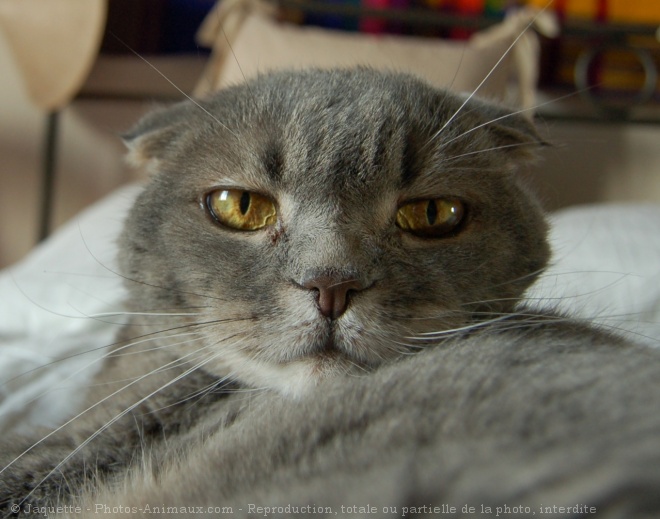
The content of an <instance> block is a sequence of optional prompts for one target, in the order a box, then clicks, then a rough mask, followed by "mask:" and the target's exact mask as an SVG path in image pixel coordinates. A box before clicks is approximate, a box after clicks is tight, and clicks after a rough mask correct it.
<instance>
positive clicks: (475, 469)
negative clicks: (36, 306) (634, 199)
mask: <svg viewBox="0 0 660 519" xmlns="http://www.w3.org/2000/svg"><path fill="white" fill-rule="evenodd" d="M462 104H463V98H460V97H458V96H455V95H454V94H451V93H449V92H445V91H438V90H436V89H433V88H431V87H429V86H427V85H426V84H424V83H422V82H420V81H418V80H416V79H413V78H411V77H408V76H405V75H397V74H383V73H379V72H375V71H371V70H368V69H355V70H336V71H329V72H327V71H326V72H322V71H307V72H297V73H279V74H273V75H269V76H264V77H260V78H258V79H257V80H255V81H252V82H250V83H248V84H246V85H242V86H237V87H232V88H229V89H226V90H224V91H222V92H220V93H218V94H217V95H215V96H214V97H212V98H210V99H208V100H204V101H200V102H199V103H191V102H186V103H184V104H180V105H177V106H175V107H173V108H170V109H166V110H162V111H159V112H155V113H153V114H151V115H149V116H147V117H146V118H145V119H144V120H143V121H142V122H141V123H139V124H138V125H137V126H136V128H135V129H134V130H133V131H131V132H129V133H128V134H127V135H126V136H125V137H126V140H127V144H128V145H129V148H130V149H131V155H132V157H133V160H134V161H135V162H143V163H145V164H146V165H147V166H148V167H149V168H150V169H151V170H152V178H151V180H150V182H149V184H148V185H147V186H146V187H145V190H144V192H143V193H142V194H141V196H140V197H139V199H138V200H137V202H136V204H135V206H134V208H133V210H132V211H131V213H130V216H129V218H128V220H127V223H126V227H125V231H124V233H123V235H122V238H121V243H120V246H121V255H120V264H121V269H122V271H121V275H122V276H124V277H125V279H126V284H127V287H128V289H129V293H130V298H129V300H128V301H127V307H128V309H129V310H130V311H132V312H136V314H135V315H134V316H133V317H132V320H131V323H130V324H129V325H127V326H126V327H125V329H124V330H123V331H122V333H121V336H120V341H124V342H120V343H118V344H117V345H116V346H115V349H114V353H113V354H111V355H110V357H109V358H108V359H107V362H106V366H105V369H104V370H103V372H102V374H101V375H100V376H99V379H98V380H97V382H98V383H99V385H97V386H96V387H95V389H94V390H93V392H92V394H91V395H90V397H89V402H90V405H93V404H95V403H97V402H102V403H101V404H100V405H97V406H95V407H94V408H93V409H92V410H90V412H88V413H86V414H85V415H84V416H82V417H81V418H80V419H78V420H76V421H74V422H73V423H72V424H71V425H70V426H68V427H66V428H65V429H64V430H63V431H60V432H59V433H58V434H56V435H53V436H51V437H49V438H48V439H47V440H46V441H44V442H43V443H42V444H41V445H39V446H38V447H36V448H35V449H33V450H32V451H30V452H29V453H28V454H27V455H25V456H22V457H20V458H17V459H16V456H17V454H18V453H20V452H22V450H23V449H25V448H27V447H28V446H29V445H31V444H32V443H34V441H33V440H29V441H26V442H23V445H22V447H23V448H22V449H21V446H20V445H16V444H15V443H14V442H10V443H8V444H7V447H6V449H5V450H4V451H3V454H2V456H0V464H2V465H3V466H6V467H7V468H6V470H5V471H4V472H3V473H2V475H0V510H1V509H2V507H3V506H4V507H5V510H6V509H7V508H6V507H8V506H9V504H11V503H16V502H19V501H21V500H22V499H23V498H26V499H25V501H24V502H23V507H24V508H23V510H24V512H25V513H26V515H28V513H27V511H26V508H25V507H27V506H28V505H34V506H39V505H48V504H54V503H58V502H60V503H72V502H80V503H84V508H85V509H86V508H87V507H91V508H92V510H93V508H94V505H93V503H106V504H108V505H110V507H111V508H112V506H118V505H122V506H129V507H136V508H142V507H144V505H145V504H150V505H152V506H161V505H167V506H179V505H180V506H203V507H207V506H232V507H233V508H234V509H233V511H234V514H235V515H238V516H249V515H250V513H249V509H248V508H247V507H248V505H249V504H250V503H252V504H258V505H264V506H266V505H269V506H286V505H288V504H291V505H309V504H313V505H317V506H329V507H332V510H333V511H336V512H338V513H339V514H341V513H342V510H341V506H342V505H344V506H349V505H353V504H354V505H366V504H372V505H373V506H376V507H377V510H378V511H379V514H375V515H381V516H383V515H387V514H384V513H382V510H383V509H382V507H383V506H392V507H395V509H396V510H397V514H393V515H398V516H401V515H402V514H403V512H404V510H403V508H404V507H415V506H422V505H433V506H439V507H442V505H446V506H455V507H457V510H455V511H454V512H449V511H445V512H443V514H444V516H446V517H470V516H472V515H470V513H468V512H465V513H464V512H462V507H463V505H468V506H474V507H475V508H476V509H477V510H480V507H481V506H482V505H483V506H490V507H492V509H493V514H492V515H491V516H493V515H494V514H495V510H496V508H495V507H497V506H505V505H506V506H510V507H513V506H516V505H519V506H523V507H526V506H528V507H531V509H532V510H534V511H535V512H536V513H537V514H538V513H539V511H540V509H539V507H540V506H541V505H548V506H552V505H557V506H573V505H575V504H580V505H586V506H594V507H596V508H597V511H598V514H599V515H598V516H599V517H606V518H624V517H625V518H635V517H639V518H643V517H653V516H654V515H653V514H657V513H658V512H659V511H660V503H659V502H658V498H657V497H656V492H655V489H657V488H658V485H659V484H660V459H659V458H660V450H659V449H657V445H658V440H659V439H660V418H659V417H658V413H657V407H658V396H659V394H660V393H659V391H658V390H659V389H660V387H659V384H660V382H659V381H660V377H659V376H658V354H657V352H655V351H649V350H646V349H644V348H642V347H638V346H635V345H633V344H627V343H626V342H625V341H623V340H621V339H619V338H616V337H613V336H610V335H608V334H606V333H603V332H600V331H597V330H594V329H591V328H588V327H586V326H583V325H580V324H576V323H572V322H570V321H569V320H567V319H564V318H562V317H559V316H552V315H538V314H533V313H529V311H526V310H525V309H524V308H518V309H516V304H517V303H518V301H519V300H520V298H521V296H522V294H523V292H524V290H525V289H526V288H527V287H528V286H529V285H530V284H531V282H532V281H533V280H534V279H535V278H536V277H537V276H538V274H539V273H540V272H541V271H542V269H543V268H544V266H545V264H546V262H547V259H548V255H549V252H548V246H547V244H546V240H545V233H546V224H545V222H544V219H543V215H542V212H541V210H540V209H539V207H538V205H537V203H536V202H535V201H534V199H533V197H531V196H530V195H529V194H528V193H527V191H526V190H525V188H524V187H523V186H522V185H521V184H520V183H519V180H518V177H517V175H516V170H517V168H518V167H519V165H520V164H521V163H523V162H524V161H525V160H526V159H527V158H529V157H531V156H532V155H533V150H534V148H535V147H537V146H539V145H542V144H543V143H542V139H541V138H540V137H539V136H538V134H537V133H536V131H535V130H534V128H533V126H532V125H531V124H530V123H529V122H528V121H527V120H525V119H524V118H522V117H520V116H517V115H508V116H506V114H507V112H506V111H504V110H503V109H501V108H499V107H495V106H492V105H489V104H485V103H483V102H482V101H477V100H476V99H475V100H470V102H469V103H467V105H466V106H464V107H463V108H462V109H461V110H460V112H458V110H459V108H460V107H461V106H462ZM447 121H451V123H450V124H447V125H446V128H445V124H446V123H447ZM440 130H442V131H440ZM217 187H224V188H232V187H234V188H242V189H248V190H251V191H256V192H259V193H262V194H264V195H267V196H269V197H271V198H272V199H273V200H275V201H276V204H277V207H278V214H279V219H278V222H277V224H276V225H274V226H273V227H270V228H267V229H264V230H260V231H255V232H237V231H234V230H230V229H226V228H223V227H221V226H219V225H218V224H217V223H216V222H214V221H213V220H212V218H211V217H209V215H208V214H207V212H206V211H205V209H204V202H205V197H206V194H207V193H209V192H210V191H211V190H213V189H215V188H217ZM441 196H453V197H458V198H460V199H461V200H463V201H464V202H465V203H466V204H467V208H468V209H467V215H468V216H467V220H466V222H465V223H464V224H463V225H462V226H461V227H460V228H459V229H458V231H457V232H456V233H454V234H451V235H448V236H445V237H443V238H434V239H423V238H418V237H415V236H411V235H409V234H407V233H405V232H404V231H402V230H401V229H399V228H398V227H396V225H395V222H394V218H395V215H396V211H397V208H398V207H399V206H400V205H401V204H402V203H404V202H406V201H410V200H417V199H424V198H434V197H441ZM320 277H328V278H332V279H337V280H350V281H351V282H352V283H356V285H355V286H359V287H360V289H359V290H355V291H353V292H351V293H350V296H349V299H348V306H347V308H346V312H345V313H344V314H343V315H341V317H338V318H336V319H330V318H326V317H324V316H322V315H321V314H320V312H319V308H318V306H317V301H316V298H317V295H318V294H317V293H316V291H315V290H314V289H310V288H305V286H306V285H308V282H309V280H310V279H318V278H320ZM138 312H139V313H145V312H158V313H159V314H162V313H165V312H169V313H171V314H176V315H172V316H169V317H167V316H165V317H163V316H153V315H138V314H137V313H138ZM184 314H185V315H184ZM429 332H431V334H430V335H427V334H428V333H429ZM184 334H185V335H184ZM127 353H131V354H130V355H127ZM159 368H162V369H159ZM165 368H166V369H165ZM154 370H155V371H154ZM147 374H149V375H147ZM176 377H180V380H179V379H177V378H176ZM122 388H123V389H122ZM114 391H119V392H118V393H117V394H116V395H113V392H114ZM122 413H123V414H122ZM115 417H118V419H116V420H115V421H113V419H114V418H115ZM104 424H108V425H109V426H108V428H107V429H104V430H103V431H101V432H100V434H99V435H98V437H97V438H95V439H94V441H92V442H90V443H89V444H88V445H85V446H84V447H83V448H81V449H79V450H78V451H76V452H75V454H74V455H73V456H72V457H71V459H70V460H68V461H67V463H65V464H64V465H63V466H61V467H59V466H57V464H58V463H59V462H60V461H61V460H62V459H64V457H65V456H67V455H68V454H69V453H71V452H72V450H73V449H74V448H75V446H76V445H80V444H81V443H82V442H84V441H85V440H86V439H88V438H90V437H91V436H92V435H93V434H94V432H95V431H97V430H99V428H100V427H102V426H104ZM12 460H15V462H13V463H11V464H10V462H11V461H12ZM56 466H57V469H56V470H55V471H53V468H54V467H56ZM51 472H52V473H51ZM42 480H43V481H42ZM239 509H241V510H240V511H239ZM115 511H117V510H115ZM89 515H91V514H89ZM104 515H109V514H104ZM116 515H118V516H120V515H124V514H122V513H118V514H116ZM131 515H140V514H139V513H138V511H132V512H131ZM145 515H147V514H146V513H145ZM148 515H154V514H148ZM163 515H168V514H163ZM169 515H171V514H169ZM178 515H184V514H178ZM189 515H193V514H189ZM274 515H277V516H287V515H291V513H290V512H287V510H286V509H282V511H281V513H275V514H274ZM299 515H304V514H299ZM308 515H316V514H313V513H310V514H308ZM331 515H332V514H331ZM355 515H358V514H355ZM363 515H365V514H363ZM424 515H425V513H424V510H420V509H418V510H414V511H409V513H408V516H410V517H412V516H424ZM426 515H437V514H433V513H429V514H426ZM477 515H479V514H477ZM527 515H530V514H527ZM547 515H548V517H578V516H579V514H573V515H567V514H565V513H564V514H555V515H552V514H547ZM76 516H77V517H79V514H78V515H76ZM480 516H481V517H488V515H480ZM524 516H525V514H524V513H522V514H518V517H524Z"/></svg>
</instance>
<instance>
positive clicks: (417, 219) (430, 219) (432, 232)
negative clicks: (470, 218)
mask: <svg viewBox="0 0 660 519" xmlns="http://www.w3.org/2000/svg"><path fill="white" fill-rule="evenodd" d="M464 219H465V205H464V204H463V202H461V201H460V200H459V199H458V198H431V199H425V200H416V201H413V202H408V203H406V204H403V205H402V206H401V207H399V210H398V211H397V214H396V224H397V225H398V226H399V228H401V229H403V230H404V231H407V232H409V233H411V234H414V235H415V236H420V237H422V238H441V237H444V236H447V235H450V234H452V233H454V232H456V231H457V230H458V228H459V227H460V226H461V224H462V223H463V221H464Z"/></svg>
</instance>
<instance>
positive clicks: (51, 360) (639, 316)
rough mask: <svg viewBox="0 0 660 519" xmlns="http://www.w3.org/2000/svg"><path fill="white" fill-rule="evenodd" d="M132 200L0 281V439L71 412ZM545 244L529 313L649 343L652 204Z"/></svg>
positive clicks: (90, 370)
mask: <svg viewBox="0 0 660 519" xmlns="http://www.w3.org/2000/svg"><path fill="white" fill-rule="evenodd" d="M138 191H139V187H138V186H130V187H127V188H124V189H122V190H120V191H118V192H116V193H115V194H113V195H112V196H110V197H108V198H106V199H105V200H103V201H101V202H100V203H98V204H96V205H95V206H93V207H92V208H90V209H88V210H87V211H85V212H84V213H82V214H81V215H80V216H79V217H78V218H77V219H75V220H74V221H73V222H71V223H70V224H68V225H67V226H66V227H64V228H63V229H62V230H60V231H59V232H58V233H56V234H55V235H54V236H53V237H52V238H51V239H49V240H48V241H47V242H46V243H44V244H43V245H41V246H40V247H39V248H37V249H36V250H35V251H34V252H33V253H32V254H31V255H30V256H29V257H28V258H26V259H25V260H24V261H22V262H21V263H19V264H17V265H15V266H14V267H12V268H10V269H7V270H6V271H4V272H1V273H0V433H2V432H4V431H7V430H9V429H16V430H19V431H20V430H25V429H26V427H27V426H28V425H30V424H35V423H36V424H42V425H54V424H57V423H58V422H62V421H63V420H64V419H65V418H66V417H67V416H69V415H70V414H71V413H72V412H73V411H74V410H75V409H77V408H78V407H79V406H80V403H81V400H82V397H83V394H84V388H85V386H86V385H87V384H88V383H89V380H90V378H91V377H92V376H93V374H94V373H95V372H96V370H97V369H98V368H99V367H100V362H99V359H100V355H101V354H102V353H103V351H104V349H105V348H106V347H107V346H108V345H110V344H112V341H113V336H114V334H115V332H116V330H117V327H118V326H119V324H117V323H119V322H121V317H120V316H114V315H112V314H113V313H115V312H119V311H120V310H121V301H122V297H123V289H122V284H121V279H120V278H119V276H117V275H116V274H115V270H116V269H115V266H114V255H115V240H116V236H117V234H118V232H119V230H120V228H121V222H122V220H123V217H124V215H125V213H126V211H127V209H128V207H130V205H131V203H132V201H133V199H134V197H135V196H136V194H137V193H138ZM551 242H552V246H553V250H554V258H553V262H552V265H551V267H550V268H549V270H548V271H547V273H546V274H545V275H544V276H543V277H542V279H540V280H539V282H538V283H536V284H535V286H534V287H533V288H532V289H531V290H530V292H529V294H528V297H529V300H530V302H531V303H533V304H535V305H537V306H541V307H551V308H554V309H557V310H560V311H564V312H567V313H569V314H571V315H576V316H579V317H584V318H589V319H593V320H595V321H596V322H597V323H599V324H601V325H603V326H605V327H607V328H608V329H613V330H619V331H621V332H624V333H627V334H628V335H629V336H630V337H631V338H632V339H634V340H637V341H640V342H644V343H647V344H649V345H652V346H658V345H660V206H657V205H643V206H639V205H634V206H633V205H627V206H623V205H602V206H584V207H576V208H572V209H568V210H564V211H561V212H559V213H557V214H554V215H552V231H551ZM58 359H66V360H60V361H58Z"/></svg>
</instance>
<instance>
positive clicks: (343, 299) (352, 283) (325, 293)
mask: <svg viewBox="0 0 660 519" xmlns="http://www.w3.org/2000/svg"><path fill="white" fill-rule="evenodd" d="M302 286H303V287H305V288H307V289H309V290H316V291H318V299H317V303H318V306H319V311H320V312H321V315H323V316H324V317H329V318H330V319H337V318H338V317H340V316H341V315H342V314H343V313H344V312H345V311H346V308H347V307H348V298H349V292H351V291H358V290H362V289H363V288H364V286H363V285H362V283H361V282H360V281H359V280H357V279H355V278H349V279H346V278H340V277H337V276H327V275H322V276H315V277H313V278H311V279H308V280H306V281H305V282H304V283H303V285H302Z"/></svg>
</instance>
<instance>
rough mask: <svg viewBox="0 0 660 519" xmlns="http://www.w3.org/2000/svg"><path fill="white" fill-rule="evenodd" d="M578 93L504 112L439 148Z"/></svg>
mask: <svg viewBox="0 0 660 519" xmlns="http://www.w3.org/2000/svg"><path fill="white" fill-rule="evenodd" d="M576 95H579V92H571V93H569V94H565V95H563V96H559V97H556V98H553V99H550V100H547V101H544V102H543V103H538V104H536V105H534V106H529V107H527V108H522V109H520V110H516V111H514V112H509V113H506V114H504V115H502V116H500V117H496V118H495V119H491V120H490V121H486V122H485V123H481V124H478V125H476V126H473V127H471V128H470V129H469V130H466V131H464V132H463V133H459V134H458V135H456V136H454V137H452V138H451V139H447V140H443V141H442V144H441V145H440V148H439V149H442V148H444V147H446V146H447V145H449V144H451V143H452V142H454V141H457V140H458V139H462V138H463V137H466V136H467V135H469V134H471V133H472V132H474V131H476V130H478V129H480V128H484V127H486V126H490V125H491V124H495V123H497V122H499V121H502V120H504V119H508V118H509V117H515V116H516V115H521V114H525V113H527V112H534V111H536V110H538V109H539V108H543V107H544V106H547V105H550V104H553V103H557V102H559V101H563V100H564V99H568V98H571V97H574V96H576Z"/></svg>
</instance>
